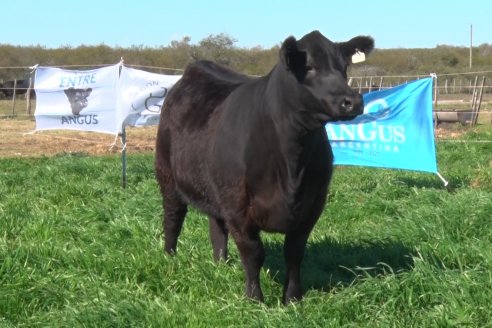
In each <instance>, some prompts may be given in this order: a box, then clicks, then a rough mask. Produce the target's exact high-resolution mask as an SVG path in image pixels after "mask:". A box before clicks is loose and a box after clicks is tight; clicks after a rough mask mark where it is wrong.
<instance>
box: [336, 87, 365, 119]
mask: <svg viewBox="0 0 492 328" xmlns="http://www.w3.org/2000/svg"><path fill="white" fill-rule="evenodd" d="M339 112H340V118H339V119H340V120H350V119H353V118H355V117H356V116H357V115H360V114H362V113H363V112H364V100H363V98H362V96H361V95H360V94H358V93H357V94H355V95H353V96H345V97H343V99H342V100H341V102H340V105H339Z"/></svg>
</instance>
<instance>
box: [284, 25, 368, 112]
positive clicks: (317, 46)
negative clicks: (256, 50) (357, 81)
mask: <svg viewBox="0 0 492 328" xmlns="http://www.w3.org/2000/svg"><path fill="white" fill-rule="evenodd" d="M373 48H374V40H373V39H372V38H371V37H367V36H358V37H355V38H353V39H351V40H350V41H347V42H340V43H334V42H331V41H330V40H328V39H327V38H326V37H324V36H323V35H322V34H321V33H320V32H318V31H314V32H311V33H309V34H307V35H305V36H304V37H303V38H301V39H300V40H296V39H295V38H294V37H292V36H291V37H289V38H287V39H286V40H285V41H284V42H283V43H282V47H281V50H280V57H281V58H280V62H281V63H282V64H283V65H285V66H286V68H287V70H288V71H289V73H291V74H292V76H293V77H294V78H295V79H296V80H297V82H298V83H299V84H301V85H302V86H303V87H304V88H303V90H304V92H303V94H302V99H301V101H302V102H303V103H304V104H307V106H305V108H308V109H309V110H310V111H311V110H312V111H315V112H316V113H313V114H315V115H316V116H317V117H319V119H320V120H322V121H325V122H328V121H337V120H349V119H352V118H354V117H355V116H357V115H359V114H362V112H363V110H364V104H363V100H362V96H361V95H360V94H359V93H358V92H357V91H355V90H353V89H352V88H350V87H349V86H348V84H347V67H348V66H349V65H350V64H351V63H352V56H353V55H354V54H356V53H357V52H363V53H365V54H369V53H370V52H371V51H372V49H373Z"/></svg>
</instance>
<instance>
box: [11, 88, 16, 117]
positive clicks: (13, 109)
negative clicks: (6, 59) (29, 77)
mask: <svg viewBox="0 0 492 328" xmlns="http://www.w3.org/2000/svg"><path fill="white" fill-rule="evenodd" d="M16 89H17V79H15V80H14V90H13V92H12V116H14V115H15V90H16Z"/></svg>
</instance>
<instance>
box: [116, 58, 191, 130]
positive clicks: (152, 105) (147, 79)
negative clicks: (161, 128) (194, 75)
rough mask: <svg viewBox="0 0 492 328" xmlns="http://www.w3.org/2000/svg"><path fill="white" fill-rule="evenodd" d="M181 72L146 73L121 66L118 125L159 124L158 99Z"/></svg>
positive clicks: (179, 76) (165, 92)
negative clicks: (177, 73)
mask: <svg viewBox="0 0 492 328" xmlns="http://www.w3.org/2000/svg"><path fill="white" fill-rule="evenodd" d="M180 78H181V75H162V74H155V73H149V72H145V71H141V70H137V69H133V68H128V67H125V66H123V67H122V68H121V76H120V97H119V104H118V121H119V122H120V124H119V125H120V126H126V125H131V126H143V125H157V124H159V114H160V111H161V107H162V103H163V102H164V98H165V97H166V95H167V93H168V92H169V90H170V89H171V87H172V86H173V85H174V84H175V83H176V82H177V81H178V80H179V79H180Z"/></svg>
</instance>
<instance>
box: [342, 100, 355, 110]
mask: <svg viewBox="0 0 492 328" xmlns="http://www.w3.org/2000/svg"><path fill="white" fill-rule="evenodd" d="M342 107H343V108H344V109H345V110H347V111H351V110H352V109H353V107H354V102H353V101H352V99H350V98H345V99H344V100H343V102H342Z"/></svg>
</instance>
